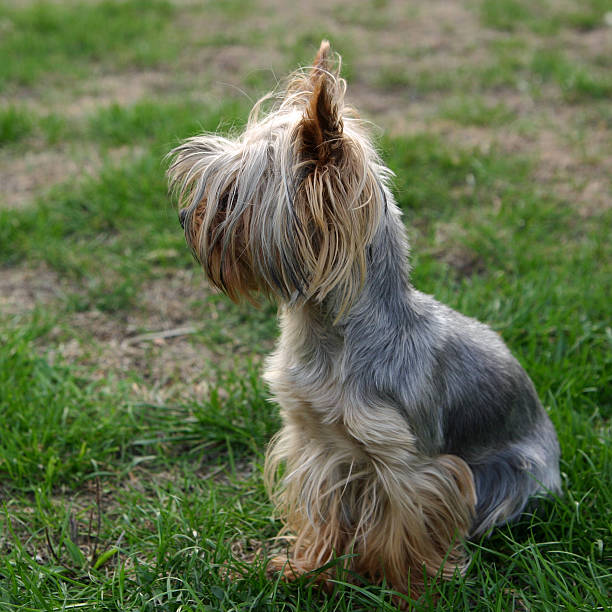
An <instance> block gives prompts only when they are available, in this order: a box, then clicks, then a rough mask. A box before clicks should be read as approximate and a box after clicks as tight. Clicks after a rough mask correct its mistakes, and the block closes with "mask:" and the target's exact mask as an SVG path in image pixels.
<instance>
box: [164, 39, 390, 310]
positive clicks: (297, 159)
mask: <svg viewBox="0 0 612 612" xmlns="http://www.w3.org/2000/svg"><path fill="white" fill-rule="evenodd" d="M339 67H340V62H339V61H338V64H337V67H336V68H335V69H334V70H333V71H332V68H331V60H330V49H329V43H327V42H324V43H322V45H321V48H320V50H319V53H318V55H317V57H316V59H315V63H314V65H313V67H312V69H311V70H310V72H308V73H305V72H302V73H297V74H296V75H294V76H293V77H292V78H291V80H290V82H289V84H288V86H287V89H286V91H285V92H284V94H283V95H282V96H280V98H279V104H278V105H277V106H276V107H275V108H274V109H273V110H272V111H271V112H270V113H268V114H267V115H265V116H263V117H261V116H260V108H261V105H262V103H263V102H264V101H265V100H266V99H267V98H268V97H265V98H264V99H262V100H261V101H260V102H259V103H258V104H256V105H255V108H254V109H253V111H252V112H251V116H250V118H249V123H248V126H247V129H246V130H245V132H244V134H243V135H242V136H241V137H240V138H239V139H237V140H235V141H234V140H228V139H225V138H221V137H218V136H215V135H204V136H197V137H194V138H191V139H189V140H187V141H186V142H185V143H184V144H183V145H181V146H179V147H177V148H176V149H175V150H174V151H173V152H172V153H171V155H173V156H174V159H173V163H172V164H171V166H170V169H169V176H170V183H171V185H172V186H173V187H174V188H176V189H177V191H178V194H179V206H180V207H181V208H183V209H184V210H185V211H186V225H185V235H186V237H187V241H188V242H189V244H190V245H191V247H192V249H193V251H194V253H195V255H196V256H197V258H198V260H199V261H200V262H201V263H202V265H203V266H204V269H205V270H206V272H207V274H208V277H209V278H210V280H211V281H212V283H213V284H214V285H215V286H217V287H219V288H220V289H221V290H222V291H224V292H225V293H227V294H228V295H229V296H230V297H232V298H233V299H237V298H238V297H239V296H243V295H246V296H248V295H250V294H251V293H253V292H264V293H269V294H272V295H276V296H278V297H279V298H280V299H281V300H282V301H285V302H290V303H292V304H298V303H303V302H304V301H308V300H314V301H316V302H322V301H324V300H325V299H326V298H328V297H329V298H330V305H329V309H330V310H331V311H333V313H334V316H335V317H336V318H339V317H341V316H342V314H343V313H345V312H346V310H347V308H348V307H349V305H350V304H351V303H353V302H354V300H355V298H356V296H357V293H358V292H359V290H360V288H361V287H362V285H363V282H364V279H365V275H366V262H365V255H366V250H367V245H368V244H369V243H370V242H371V240H372V237H373V235H374V232H375V230H376V228H377V227H378V223H379V219H380V215H381V214H382V211H383V210H384V205H385V204H384V196H383V183H384V182H385V181H386V178H387V177H388V176H389V172H388V171H387V170H386V169H384V168H383V167H382V165H380V162H379V159H378V155H377V153H376V151H375V150H374V149H373V147H372V146H371V144H370V140H369V137H368V135H367V133H366V132H365V128H364V125H363V124H362V122H360V121H359V120H358V119H357V118H356V117H355V115H354V113H353V112H352V110H351V109H349V108H347V107H345V104H344V91H345V88H346V84H345V82H344V80H343V79H341V78H340V77H339V76H338V71H339Z"/></svg>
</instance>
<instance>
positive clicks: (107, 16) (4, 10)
mask: <svg viewBox="0 0 612 612" xmlns="http://www.w3.org/2000/svg"><path fill="white" fill-rule="evenodd" d="M173 12H174V9H173V7H172V5H171V4H170V3H169V2H165V1H164V0H152V1H145V0H127V1H126V2H121V3H119V2H116V1H112V0H103V1H102V2H95V3H91V4H89V3H86V4H79V3H75V4H67V5H62V4H55V3H43V2H35V3H32V4H26V5H25V6H23V7H10V6H6V5H3V6H2V7H0V20H2V23H3V32H2V37H0V56H2V57H4V58H8V57H13V58H18V60H17V61H3V62H1V63H0V90H2V89H3V88H6V87H7V86H8V85H18V86H30V85H33V84H35V83H36V82H37V81H38V80H39V79H40V78H41V77H42V76H44V75H48V74H51V75H54V76H55V77H56V78H57V77H59V76H60V75H61V77H62V79H66V77H67V76H68V75H71V76H72V78H74V77H75V76H79V77H83V76H86V75H87V73H88V71H90V70H91V68H92V67H94V68H96V67H105V66H106V67H108V66H118V67H126V66H139V67H145V66H153V65H156V64H158V63H159V62H160V61H161V60H162V59H167V58H171V57H172V56H173V52H174V51H175V50H176V46H173V45H172V44H170V41H169V40H168V39H169V34H168V33H169V30H168V24H169V22H170V19H171V17H172V14H173ZM162 40H163V42H164V44H160V43H161V41H162Z"/></svg>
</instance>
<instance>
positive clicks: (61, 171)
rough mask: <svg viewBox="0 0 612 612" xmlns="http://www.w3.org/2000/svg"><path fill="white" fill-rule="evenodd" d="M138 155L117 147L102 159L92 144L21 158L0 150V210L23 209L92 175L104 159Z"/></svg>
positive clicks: (137, 151) (35, 152) (29, 153)
mask: <svg viewBox="0 0 612 612" xmlns="http://www.w3.org/2000/svg"><path fill="white" fill-rule="evenodd" d="M141 154H142V149H140V148H138V147H118V148H116V149H112V150H110V151H109V152H108V153H107V154H106V155H105V156H103V155H102V153H101V152H100V150H99V149H98V148H97V147H96V146H95V145H93V144H85V145H83V144H78V145H75V146H68V145H64V146H60V147H56V148H53V149H41V150H30V151H26V152H25V153H24V154H23V155H22V156H13V154H11V153H7V152H6V151H0V184H1V185H2V191H1V192H0V207H2V208H22V207H24V206H26V205H28V204H30V203H31V202H32V200H34V199H35V198H37V197H39V196H42V195H44V194H45V193H46V192H47V191H48V190H49V189H50V188H51V187H53V186H55V185H58V184H60V183H64V182H66V181H74V180H76V181H77V182H78V181H79V180H82V179H83V178H85V177H88V176H91V175H95V174H96V173H97V172H98V171H99V170H100V168H101V167H102V165H103V163H104V160H105V159H106V157H108V159H110V161H111V162H113V163H117V162H120V161H121V160H122V159H124V158H126V157H128V156H130V157H138V156H139V155H141Z"/></svg>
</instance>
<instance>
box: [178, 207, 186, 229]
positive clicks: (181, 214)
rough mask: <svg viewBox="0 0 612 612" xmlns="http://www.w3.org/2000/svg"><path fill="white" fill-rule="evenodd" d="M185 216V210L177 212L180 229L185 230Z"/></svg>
mask: <svg viewBox="0 0 612 612" xmlns="http://www.w3.org/2000/svg"><path fill="white" fill-rule="evenodd" d="M186 216H187V209H186V208H183V209H182V210H179V223H180V224H181V227H182V228H183V229H185V217H186Z"/></svg>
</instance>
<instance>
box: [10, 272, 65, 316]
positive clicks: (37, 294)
mask: <svg viewBox="0 0 612 612" xmlns="http://www.w3.org/2000/svg"><path fill="white" fill-rule="evenodd" d="M67 287H68V283H66V282H65V281H62V279H60V278H58V276H57V275H56V274H55V273H54V272H53V271H51V270H49V269H48V268H47V267H46V266H40V267H39V268H37V269H33V268H25V267H16V268H2V267H0V314H2V315H7V316H15V315H20V314H26V313H29V312H31V311H32V310H34V308H35V307H37V306H41V305H44V304H49V303H50V302H53V301H55V300H60V299H62V298H63V297H64V296H65V295H66V290H67Z"/></svg>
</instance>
